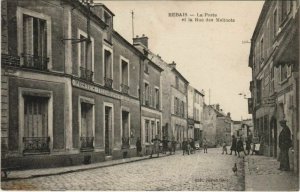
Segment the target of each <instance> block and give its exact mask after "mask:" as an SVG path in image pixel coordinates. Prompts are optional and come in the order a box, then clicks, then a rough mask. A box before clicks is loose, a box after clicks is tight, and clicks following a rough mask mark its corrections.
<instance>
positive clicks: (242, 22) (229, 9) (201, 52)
mask: <svg viewBox="0 0 300 192" xmlns="http://www.w3.org/2000/svg"><path fill="white" fill-rule="evenodd" d="M95 2H97V1H95ZM99 2H100V1H99ZM101 3H103V4H105V5H106V6H107V7H108V8H109V9H110V10H111V11H112V12H113V13H114V14H115V16H114V29H115V30H116V31H118V32H119V33H120V34H121V35H122V36H123V37H124V38H125V39H127V40H128V41H129V42H130V43H132V15H131V11H133V12H134V36H136V35H139V36H142V34H145V35H146V36H147V37H148V38H149V40H148V44H149V46H148V47H149V49H150V50H151V51H152V52H154V53H157V54H159V55H160V56H161V57H162V59H163V60H165V61H166V62H167V63H171V62H172V61H175V63H176V64H177V66H176V68H177V69H178V70H179V71H180V72H181V74H182V75H183V76H184V77H185V78H186V79H187V80H188V81H189V82H190V85H192V86H193V87H195V88H196V89H198V90H202V89H203V90H204V91H205V102H206V103H207V104H209V103H210V104H216V103H219V104H220V108H221V109H223V111H224V112H225V113H227V112H230V113H231V117H232V119H234V120H241V118H243V119H245V118H251V115H249V114H248V104H247V100H246V99H245V98H244V97H243V96H241V95H239V93H243V94H246V97H250V91H249V82H250V81H251V68H249V67H248V57H249V53H250V43H249V42H250V40H251V37H252V34H253V31H254V29H255V25H256V23H257V20H258V17H259V14H260V12H261V9H262V6H263V3H264V1H188V2H187V1H101ZM185 14H186V15H187V16H185ZM170 15H172V16H170ZM201 15H202V17H201ZM184 18H186V19H187V20H186V21H182V20H183V19H184ZM189 18H190V19H192V22H190V21H188V19H189ZM195 18H197V19H198V21H199V19H204V21H202V22H195ZM216 18H220V19H222V18H224V19H227V20H231V21H233V20H234V22H217V21H216V20H217V19H216ZM206 19H213V21H212V22H208V21H207V20H206ZM243 41H244V42H248V43H243ZM209 90H210V91H209ZM209 92H210V94H209ZM209 95H210V96H209ZM209 98H210V99H209Z"/></svg>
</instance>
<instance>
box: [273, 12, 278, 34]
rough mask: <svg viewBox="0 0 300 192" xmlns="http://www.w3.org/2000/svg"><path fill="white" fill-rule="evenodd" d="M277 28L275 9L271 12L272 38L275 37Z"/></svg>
mask: <svg viewBox="0 0 300 192" xmlns="http://www.w3.org/2000/svg"><path fill="white" fill-rule="evenodd" d="M277 29H278V24H277V10H275V11H274V14H273V38H275V37H276V35H277Z"/></svg>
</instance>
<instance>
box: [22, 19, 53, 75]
mask: <svg viewBox="0 0 300 192" xmlns="http://www.w3.org/2000/svg"><path fill="white" fill-rule="evenodd" d="M22 57H23V58H24V60H23V61H24V63H23V65H24V67H28V68H34V69H39V70H47V63H48V61H49V59H48V57H47V22H46V20H43V19H39V18H36V17H32V16H29V15H25V14H24V15H23V53H22Z"/></svg>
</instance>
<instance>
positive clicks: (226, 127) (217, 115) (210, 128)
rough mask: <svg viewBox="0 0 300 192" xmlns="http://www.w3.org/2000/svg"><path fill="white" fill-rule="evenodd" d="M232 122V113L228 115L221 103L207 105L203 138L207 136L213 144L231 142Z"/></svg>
mask: <svg viewBox="0 0 300 192" xmlns="http://www.w3.org/2000/svg"><path fill="white" fill-rule="evenodd" d="M232 124H233V122H232V120H231V117H230V113H227V115H226V114H225V113H224V112H223V110H222V109H221V108H220V105H219V104H216V105H205V107H204V128H203V138H204V137H206V139H207V140H208V141H209V142H210V145H211V146H221V145H222V143H223V142H226V144H230V142H231V133H232V127H233V125H232Z"/></svg>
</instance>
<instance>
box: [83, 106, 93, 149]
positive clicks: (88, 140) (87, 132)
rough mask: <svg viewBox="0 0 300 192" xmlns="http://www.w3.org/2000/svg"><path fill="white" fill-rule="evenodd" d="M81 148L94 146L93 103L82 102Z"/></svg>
mask: <svg viewBox="0 0 300 192" xmlns="http://www.w3.org/2000/svg"><path fill="white" fill-rule="evenodd" d="M80 107H81V111H80V112H81V135H80V142H81V147H80V149H81V150H89V149H93V148H94V133H93V129H94V128H93V124H94V122H93V105H92V104H90V103H85V102H81V106H80Z"/></svg>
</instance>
